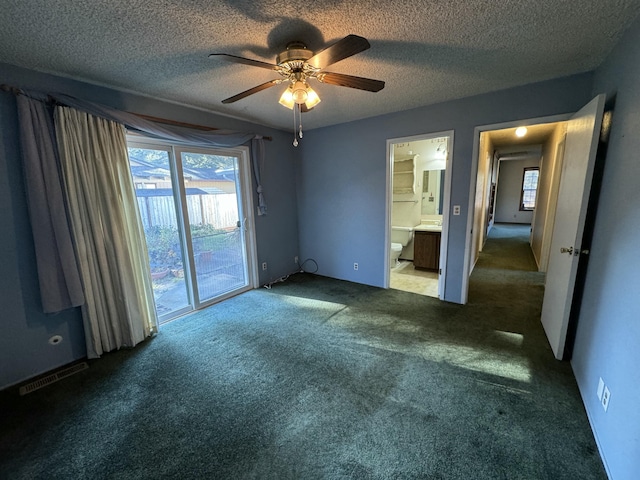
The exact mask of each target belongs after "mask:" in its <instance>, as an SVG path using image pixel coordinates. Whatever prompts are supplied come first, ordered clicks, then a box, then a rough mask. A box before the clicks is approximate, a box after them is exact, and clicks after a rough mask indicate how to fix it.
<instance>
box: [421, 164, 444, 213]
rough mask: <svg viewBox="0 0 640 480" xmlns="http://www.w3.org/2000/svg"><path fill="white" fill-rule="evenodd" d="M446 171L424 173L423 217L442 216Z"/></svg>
mask: <svg viewBox="0 0 640 480" xmlns="http://www.w3.org/2000/svg"><path fill="white" fill-rule="evenodd" d="M443 185H444V170H424V171H423V172H422V209H421V212H420V213H421V214H422V215H442V203H443V199H444V189H443V188H442V186H443Z"/></svg>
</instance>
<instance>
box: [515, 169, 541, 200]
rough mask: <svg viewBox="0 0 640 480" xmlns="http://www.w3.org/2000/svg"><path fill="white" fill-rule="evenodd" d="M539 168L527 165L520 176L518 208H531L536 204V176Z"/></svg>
mask: <svg viewBox="0 0 640 480" xmlns="http://www.w3.org/2000/svg"><path fill="white" fill-rule="evenodd" d="M539 174H540V168H538V167H528V168H525V169H524V175H523V176H522V194H521V196H520V210H521V211H528V210H533V209H534V208H535V206H536V192H537V190H538V176H539Z"/></svg>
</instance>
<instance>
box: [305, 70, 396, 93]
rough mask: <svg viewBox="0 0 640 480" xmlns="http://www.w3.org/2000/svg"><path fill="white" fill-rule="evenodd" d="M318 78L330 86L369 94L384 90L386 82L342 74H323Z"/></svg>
mask: <svg viewBox="0 0 640 480" xmlns="http://www.w3.org/2000/svg"><path fill="white" fill-rule="evenodd" d="M316 78H317V79H318V80H319V81H320V82H322V83H328V84H329V85H339V86H341V87H349V88H357V89H358V90H366V91H368V92H379V91H380V90H382V89H383V88H384V82H383V81H382V80H373V79H372V78H363V77H354V76H353V75H344V74H342V73H331V72H321V73H319V74H318V75H317V76H316Z"/></svg>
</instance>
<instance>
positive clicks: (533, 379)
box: [0, 226, 606, 480]
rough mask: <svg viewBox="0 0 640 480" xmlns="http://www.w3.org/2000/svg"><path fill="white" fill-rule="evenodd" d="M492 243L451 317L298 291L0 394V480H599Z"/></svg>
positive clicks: (567, 385) (573, 410)
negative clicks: (36, 385) (59, 377)
mask: <svg viewBox="0 0 640 480" xmlns="http://www.w3.org/2000/svg"><path fill="white" fill-rule="evenodd" d="M503 229H504V232H503ZM509 231H511V230H510V229H509V228H508V227H506V226H504V227H503V226H499V227H498V228H496V229H495V230H494V233H495V238H492V239H490V240H489V243H488V245H487V247H486V248H485V252H487V255H484V254H483V256H482V258H481V259H480V261H479V263H478V265H477V266H476V269H475V271H474V274H473V276H472V282H471V295H470V302H469V304H468V305H466V306H460V305H452V304H446V303H443V302H439V301H438V300H435V299H432V298H429V297H422V296H418V295H414V294H410V293H404V292H399V291H395V290H382V289H377V288H372V287H367V286H363V285H357V284H352V283H348V282H343V281H338V280H332V279H327V278H323V277H318V276H312V275H306V274H299V275H295V276H293V277H291V278H290V279H289V280H288V281H287V282H285V283H281V284H277V285H275V286H274V288H273V289H272V290H266V289H260V290H255V291H252V292H249V293H247V294H244V295H241V296H239V297H235V298H233V299H231V300H228V301H225V302H223V303H221V304H218V305H216V306H214V307H212V308H209V309H208V310H204V311H201V312H199V313H196V314H193V315H191V316H189V317H185V318H182V319H179V320H177V321H175V322H172V323H170V324H168V325H166V326H165V327H163V329H162V332H161V334H160V335H159V336H157V337H156V338H154V339H153V340H151V341H148V342H146V343H145V344H143V345H141V346H139V347H138V348H136V349H133V350H127V351H120V352H116V353H112V354H108V355H105V356H104V358H103V359H101V360H97V361H93V362H91V368H90V369H89V370H87V371H84V372H82V373H79V374H77V375H75V376H73V377H70V378H68V379H66V380H63V381H61V382H58V383H56V384H53V385H51V386H49V387H46V388H44V389H42V390H39V391H36V392H34V393H31V394H29V395H27V396H25V397H18V396H17V395H16V393H15V392H14V391H13V390H10V391H5V392H2V393H0V408H1V409H2V410H1V411H2V427H1V430H0V434H1V437H0V478H8V479H55V478H65V479H66V478H69V479H81V478H82V479H84V478H87V479H102V478H113V479H140V478H147V479H156V478H207V479H262V478H265V479H320V478H326V479H343V478H344V479H347V478H349V479H418V478H424V479H465V480H466V479H509V480H512V479H553V480H558V479H571V480H574V479H578V478H579V479H604V478H606V476H605V473H604V470H603V468H602V464H601V462H600V459H599V457H598V454H597V452H596V446H595V443H594V440H593V436H592V434H591V431H590V429H589V426H588V422H587V418H586V415H585V412H584V409H583V406H582V403H581V400H580V397H579V394H578V389H577V387H576V384H575V381H574V378H573V376H572V373H571V369H570V366H569V364H567V363H561V362H557V361H556V360H554V359H553V356H552V354H551V351H550V349H549V347H548V346H547V343H546V340H545V337H544V333H543V331H542V328H541V325H540V323H539V320H538V317H539V311H540V301H541V295H542V286H541V285H542V277H541V276H540V275H539V274H537V273H535V272H520V271H517V270H513V269H508V267H506V266H505V265H506V263H505V261H504V260H500V261H498V260H496V258H497V257H499V256H500V254H499V252H498V250H497V245H499V244H501V245H502V248H505V249H506V250H508V251H509V256H510V257H512V260H513V262H514V263H510V264H511V265H513V264H515V262H523V261H528V260H523V258H524V257H527V255H530V251H528V250H527V249H528V247H527V244H526V239H525V240H524V241H523V240H522V238H521V237H518V235H512V234H507V233H508V232H509ZM505 232H506V233H505ZM507 247H508V248H507ZM489 252H492V253H491V255H489ZM523 255H524V257H523ZM496 265H497V266H498V267H499V268H495V266H496Z"/></svg>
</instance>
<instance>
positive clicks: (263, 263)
mask: <svg viewBox="0 0 640 480" xmlns="http://www.w3.org/2000/svg"><path fill="white" fill-rule="evenodd" d="M262 269H263V270H266V269H267V262H262Z"/></svg>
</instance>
